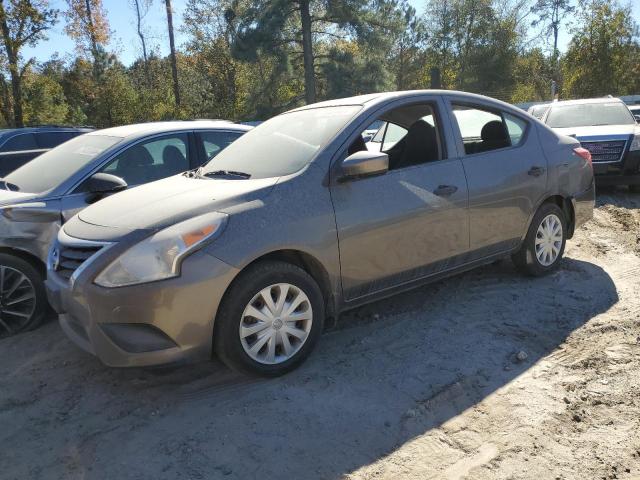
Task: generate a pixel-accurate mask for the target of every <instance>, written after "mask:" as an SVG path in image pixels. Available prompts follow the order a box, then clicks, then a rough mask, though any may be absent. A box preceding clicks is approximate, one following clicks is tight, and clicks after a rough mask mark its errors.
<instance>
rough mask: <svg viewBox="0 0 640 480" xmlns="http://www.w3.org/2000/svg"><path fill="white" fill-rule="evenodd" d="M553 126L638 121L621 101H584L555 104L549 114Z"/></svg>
mask: <svg viewBox="0 0 640 480" xmlns="http://www.w3.org/2000/svg"><path fill="white" fill-rule="evenodd" d="M546 123H547V125H549V126H550V127H551V128H567V127H590V126H596V125H629V124H634V123H636V122H635V120H634V118H633V116H632V115H631V113H630V112H629V109H628V108H627V107H626V106H625V105H624V104H622V103H620V102H611V103H584V104H581V105H563V106H553V107H551V110H549V115H548V116H547V122H546Z"/></svg>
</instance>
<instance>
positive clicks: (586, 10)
mask: <svg viewBox="0 0 640 480" xmlns="http://www.w3.org/2000/svg"><path fill="white" fill-rule="evenodd" d="M578 12H579V14H578V18H577V21H578V22H577V25H576V26H575V28H574V29H573V30H572V33H573V37H572V38H571V41H570V42H569V48H568V49H567V52H566V54H565V56H564V58H563V59H562V70H563V77H564V82H563V93H564V95H565V96H572V97H585V96H586V97H589V96H599V95H606V94H616V95H625V94H632V93H637V92H638V91H640V38H639V35H638V25H637V24H636V22H635V21H634V20H633V17H632V15H631V9H630V7H621V6H620V5H619V4H618V3H617V2H615V1H613V0H581V1H580V8H579V9H578Z"/></svg>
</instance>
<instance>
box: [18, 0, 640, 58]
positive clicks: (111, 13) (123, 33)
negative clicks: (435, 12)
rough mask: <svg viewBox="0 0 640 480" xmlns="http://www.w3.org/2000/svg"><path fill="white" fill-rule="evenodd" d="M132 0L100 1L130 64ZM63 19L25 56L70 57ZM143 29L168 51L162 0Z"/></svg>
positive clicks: (636, 2)
mask: <svg viewBox="0 0 640 480" xmlns="http://www.w3.org/2000/svg"><path fill="white" fill-rule="evenodd" d="M186 3H187V0H172V4H173V10H174V27H175V31H176V43H177V45H178V46H180V45H182V44H183V43H184V42H185V41H186V38H185V36H184V35H183V34H182V33H181V32H180V26H181V24H182V16H183V13H184V10H185V7H186ZM410 3H411V4H412V5H413V6H414V7H415V8H416V10H417V11H418V13H423V12H424V6H425V4H426V0H410ZM50 4H51V6H52V7H53V8H57V9H59V10H64V9H65V8H66V1H65V0H50ZM131 4H132V2H131V0H103V5H104V7H105V10H106V11H107V17H108V19H109V23H110V26H111V30H112V32H113V35H112V39H111V43H110V45H109V46H108V48H109V50H110V51H114V52H115V53H117V54H118V56H119V58H120V60H121V61H122V62H123V63H124V64H125V65H130V64H131V63H132V62H133V61H134V60H135V59H136V58H138V57H139V56H141V55H142V48H141V47H140V39H139V38H138V35H137V33H136V21H135V14H134V10H133V7H132V6H131ZM630 4H631V6H632V12H633V14H634V16H635V18H636V21H637V22H638V23H640V0H631V2H630ZM64 23H65V21H64V18H60V19H59V21H58V23H57V24H56V26H55V27H54V28H53V29H52V30H51V31H49V33H48V39H47V40H43V41H41V42H40V43H39V44H38V45H37V46H36V47H34V48H25V49H24V51H23V55H24V57H25V58H30V57H35V58H36V60H38V61H45V60H48V59H49V58H51V57H52V56H53V55H55V54H57V55H58V56H59V57H60V58H63V59H64V58H67V57H68V58H71V57H72V56H73V55H74V53H75V52H74V48H75V46H74V43H73V41H72V40H71V39H70V38H68V37H67V36H66V34H65V33H64ZM144 23H145V26H144V29H145V33H146V36H147V40H148V43H149V44H150V45H151V46H152V47H155V49H156V51H158V52H159V53H160V54H161V55H165V54H167V53H168V50H169V46H168V43H169V42H168V40H167V34H166V29H167V17H166V12H165V8H164V1H163V0H153V3H152V7H151V9H150V11H149V13H148V14H147V16H146V17H145V19H144ZM568 41H569V35H568V34H567V32H564V31H563V32H561V35H560V38H559V44H560V50H562V51H564V50H565V48H566V45H567V43H568Z"/></svg>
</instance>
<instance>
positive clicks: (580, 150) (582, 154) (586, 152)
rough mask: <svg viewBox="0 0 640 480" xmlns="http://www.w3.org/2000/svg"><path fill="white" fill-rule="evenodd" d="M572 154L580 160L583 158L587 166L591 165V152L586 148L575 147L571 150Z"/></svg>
mask: <svg viewBox="0 0 640 480" xmlns="http://www.w3.org/2000/svg"><path fill="white" fill-rule="evenodd" d="M573 151H574V153H575V154H576V155H578V156H580V157H582V158H584V159H585V160H586V161H587V163H589V165H592V162H591V152H590V151H589V150H587V149H586V148H582V147H577V148H574V149H573Z"/></svg>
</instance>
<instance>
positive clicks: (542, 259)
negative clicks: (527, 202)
mask: <svg viewBox="0 0 640 480" xmlns="http://www.w3.org/2000/svg"><path fill="white" fill-rule="evenodd" d="M566 237H567V220H566V218H565V214H564V212H563V211H562V209H561V208H560V207H558V206H557V205H555V204H553V203H545V204H543V205H542V206H541V207H540V208H539V209H538V211H537V212H536V214H535V215H534V217H533V220H532V221H531V225H530V226H529V231H528V232H527V235H526V237H525V239H524V242H523V243H522V246H521V247H520V250H518V251H517V252H516V253H515V254H514V255H513V256H512V257H511V258H512V259H513V263H514V264H515V265H516V267H518V269H519V270H521V271H523V272H524V273H526V274H528V275H534V276H540V275H545V274H547V273H549V272H552V271H553V270H555V269H556V268H558V264H559V263H560V260H561V259H562V255H563V254H564V248H565V244H566Z"/></svg>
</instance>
